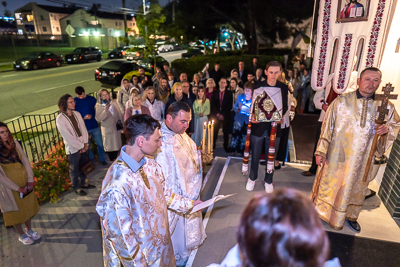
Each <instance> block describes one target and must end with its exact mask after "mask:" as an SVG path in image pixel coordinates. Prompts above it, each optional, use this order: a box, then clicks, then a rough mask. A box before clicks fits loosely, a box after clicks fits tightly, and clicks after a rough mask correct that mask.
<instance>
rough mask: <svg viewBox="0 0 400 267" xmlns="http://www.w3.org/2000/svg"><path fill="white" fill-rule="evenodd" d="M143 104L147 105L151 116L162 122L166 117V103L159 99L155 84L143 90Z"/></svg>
mask: <svg viewBox="0 0 400 267" xmlns="http://www.w3.org/2000/svg"><path fill="white" fill-rule="evenodd" d="M142 103H143V106H145V107H147V108H148V109H149V111H150V114H151V116H152V117H153V118H154V119H156V120H158V121H159V122H162V121H163V119H164V109H165V105H164V103H163V102H162V101H160V100H158V95H157V90H156V89H155V88H154V87H153V86H149V87H147V88H146V90H145V91H144V92H143V96H142Z"/></svg>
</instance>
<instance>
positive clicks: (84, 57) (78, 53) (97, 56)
mask: <svg viewBox="0 0 400 267" xmlns="http://www.w3.org/2000/svg"><path fill="white" fill-rule="evenodd" d="M102 54H103V53H102V52H101V50H100V49H98V48H97V47H77V48H75V49H74V51H72V53H71V54H67V55H66V56H65V62H67V63H68V64H70V63H77V62H85V63H86V62H89V61H90V60H97V61H100V60H101V58H102Z"/></svg>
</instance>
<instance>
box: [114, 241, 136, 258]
mask: <svg viewBox="0 0 400 267" xmlns="http://www.w3.org/2000/svg"><path fill="white" fill-rule="evenodd" d="M114 249H115V248H114ZM138 252H139V244H138V245H137V248H136V251H135V253H134V254H133V256H132V257H122V256H121V255H119V254H118V257H120V258H121V259H122V260H125V261H133V260H134V259H135V258H136V255H137V254H138Z"/></svg>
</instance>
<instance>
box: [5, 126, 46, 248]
mask: <svg viewBox="0 0 400 267" xmlns="http://www.w3.org/2000/svg"><path fill="white" fill-rule="evenodd" d="M0 207H1V212H2V213H3V219H4V225H5V226H6V227H7V226H14V227H15V229H16V230H17V232H18V234H19V238H18V240H19V241H20V242H22V244H24V245H31V244H32V243H33V242H34V241H35V240H38V239H40V238H41V236H40V235H39V234H38V233H37V232H35V231H33V230H32V228H31V218H32V217H33V216H35V215H36V214H37V213H38V212H39V203H38V200H37V198H36V195H35V192H34V189H33V171H32V168H31V163H30V162H29V159H28V157H27V156H26V154H25V152H24V151H23V150H22V147H21V145H20V144H19V143H18V141H17V140H14V138H13V136H12V134H11V132H10V130H9V129H8V127H7V125H6V124H5V123H3V122H0ZM23 223H25V226H26V229H25V231H24V230H23V229H22V224H23Z"/></svg>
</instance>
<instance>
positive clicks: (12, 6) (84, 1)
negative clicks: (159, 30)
mask: <svg viewBox="0 0 400 267" xmlns="http://www.w3.org/2000/svg"><path fill="white" fill-rule="evenodd" d="M2 1H4V0H1V1H0V2H2ZM5 1H6V2H7V7H6V9H8V10H10V11H11V12H12V13H14V10H16V9H17V8H20V7H22V6H24V5H26V4H28V3H29V2H36V3H37V4H39V5H48V6H62V4H57V3H54V2H49V1H45V0H32V1H30V0H5ZM55 1H57V0H55ZM63 1H64V2H70V3H76V4H77V5H78V6H79V4H81V5H87V6H91V5H92V4H93V3H98V4H101V5H102V8H101V10H102V11H109V12H113V11H116V10H117V8H118V7H122V0H115V1H110V0H63ZM169 1H170V0H159V2H160V4H161V5H165V4H166V3H168V2H169ZM110 3H112V4H110ZM141 3H142V1H140V0H126V4H127V7H129V8H134V7H136V8H137V6H138V5H140V4H141ZM4 10H5V9H4V7H3V6H2V5H1V6H0V14H1V16H2V15H4Z"/></svg>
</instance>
